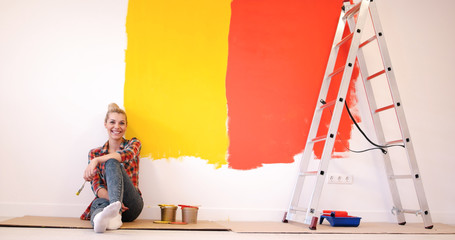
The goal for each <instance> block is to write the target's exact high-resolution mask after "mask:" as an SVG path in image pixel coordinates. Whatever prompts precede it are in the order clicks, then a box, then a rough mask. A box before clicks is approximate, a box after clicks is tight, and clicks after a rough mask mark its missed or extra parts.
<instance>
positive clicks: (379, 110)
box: [374, 104, 395, 113]
mask: <svg viewBox="0 0 455 240" xmlns="http://www.w3.org/2000/svg"><path fill="white" fill-rule="evenodd" d="M394 106H395V105H393V104H391V105H389V106H385V107H382V108H378V109H376V111H374V112H375V113H379V112H382V111H385V110H387V109H391V108H393V107H394Z"/></svg>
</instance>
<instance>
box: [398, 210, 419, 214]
mask: <svg viewBox="0 0 455 240" xmlns="http://www.w3.org/2000/svg"><path fill="white" fill-rule="evenodd" d="M400 212H402V213H411V214H415V215H418V214H422V210H412V209H402V210H401V211H400Z"/></svg>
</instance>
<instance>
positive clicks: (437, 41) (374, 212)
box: [0, 0, 455, 224]
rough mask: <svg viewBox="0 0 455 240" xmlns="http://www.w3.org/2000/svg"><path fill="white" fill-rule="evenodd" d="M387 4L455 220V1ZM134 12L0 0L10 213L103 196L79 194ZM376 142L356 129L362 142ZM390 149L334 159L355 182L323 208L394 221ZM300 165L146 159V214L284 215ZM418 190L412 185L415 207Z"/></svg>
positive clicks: (401, 68)
mask: <svg viewBox="0 0 455 240" xmlns="http://www.w3.org/2000/svg"><path fill="white" fill-rule="evenodd" d="M378 7H379V11H380V16H381V20H382V23H383V27H384V32H385V34H386V35H385V36H386V40H387V43H388V46H389V50H390V54H391V57H392V62H393V66H394V68H395V73H396V77H397V80H398V85H399V89H400V93H401V97H402V100H403V104H404V109H405V112H406V115H407V119H408V125H409V128H410V131H411V134H412V137H413V140H414V147H415V150H416V154H417V157H418V159H417V160H418V163H419V166H420V169H421V173H422V177H423V181H424V186H425V190H426V194H427V199H428V202H429V205H430V209H431V211H432V216H433V220H434V221H435V222H444V223H450V224H455V220H454V219H453V218H452V216H453V215H454V214H455V204H453V203H454V202H455V191H454V188H453V187H451V186H452V181H451V180H452V171H453V170H455V163H454V161H453V156H452V153H451V150H450V149H451V143H452V141H451V140H452V138H451V137H452V136H454V135H455V128H454V127H453V126H452V125H451V124H452V120H453V117H454V116H455V106H454V105H455V101H453V100H451V99H450V98H451V94H452V91H453V88H454V87H455V83H453V82H452V80H453V79H454V78H453V74H451V71H450V70H451V66H450V65H451V64H452V63H453V62H454V61H453V59H452V56H453V55H454V54H455V47H454V46H453V44H451V43H452V39H453V37H454V36H455V30H454V29H453V27H452V26H451V24H452V23H454V22H455V17H454V16H453V15H452V14H451V11H452V10H454V9H455V2H453V1H450V0H444V1H439V4H437V5H432V6H430V5H428V4H426V2H424V1H411V0H401V1H392V0H381V1H380V0H378ZM126 10H127V0H98V1H89V0H78V1H76V0H73V1H71V0H66V1H62V0H41V1H33V0H15V1H7V0H0V33H1V37H0V113H1V117H0V126H2V134H0V146H1V153H2V155H1V158H0V162H1V167H0V216H22V215H45V216H68V217H78V216H79V215H80V213H81V212H82V211H83V210H84V209H85V207H86V205H87V204H88V203H89V202H90V201H91V200H92V197H93V196H92V193H91V191H89V190H88V189H89V188H88V185H87V186H86V189H85V190H84V191H83V192H82V193H81V195H80V196H76V195H75V192H76V191H77V189H78V188H79V187H80V184H82V182H83V180H82V177H81V176H82V171H83V170H84V168H85V166H86V159H87V152H88V150H89V149H90V148H93V147H95V146H99V145H102V144H103V143H104V141H105V139H106V134H105V132H104V129H103V126H102V122H103V117H104V113H105V108H106V106H107V104H108V103H110V102H117V103H119V104H120V105H121V104H122V103H123V83H124V69H125V64H124V49H125V48H126V35H125V18H126ZM358 89H359V92H360V93H362V91H363V90H362V89H363V87H362V85H361V84H358ZM362 99H364V96H363V95H362V94H360V95H359V100H360V103H359V108H360V109H363V110H365V107H366V106H365V105H364V103H362ZM364 112H366V111H364ZM362 116H363V118H362V119H363V121H362V123H361V126H363V127H364V128H366V129H371V122H370V121H369V118H368V115H367V114H365V113H362ZM370 134H371V131H370ZM365 146H367V144H366V143H365V141H364V140H363V139H362V138H361V137H360V134H359V133H357V132H356V131H354V132H353V139H352V141H351V147H353V148H354V147H356V148H363V147H365ZM379 156H380V155H379V153H377V152H370V153H365V154H361V155H355V154H350V156H349V158H348V159H335V160H333V161H332V164H331V167H330V169H329V170H330V172H332V173H341V174H350V175H353V176H354V183H353V184H352V185H326V186H325V188H324V192H323V197H322V199H321V203H320V206H321V208H324V209H340V210H347V211H349V212H350V213H352V214H354V215H359V216H362V217H363V220H364V221H393V220H394V218H393V216H391V215H390V208H391V200H390V196H389V195H390V194H389V192H388V187H387V185H386V180H385V175H384V173H383V172H382V167H383V165H382V163H381V162H380V158H379ZM296 159H297V162H298V161H299V158H298V156H296ZM297 166H298V163H293V164H272V165H266V166H265V167H263V168H259V169H255V170H250V171H238V170H232V169H228V168H227V167H224V168H221V169H214V168H213V167H212V166H211V165H207V164H206V163H205V161H203V160H199V159H195V158H184V159H170V160H157V161H151V160H148V159H142V162H141V179H140V187H141V190H142V191H143V194H144V198H145V202H146V208H145V209H144V212H143V214H142V215H141V218H159V209H158V208H157V204H159V203H166V204H197V205H201V206H202V207H201V210H200V215H199V218H200V219H209V220H227V219H230V220H268V221H280V220H281V218H282V216H283V213H284V211H285V210H286V208H287V207H288V203H289V200H290V197H291V194H292V189H293V185H294V180H295V176H296V172H297ZM412 194H413V193H412V192H411V191H407V189H405V191H404V193H403V195H404V196H403V198H404V202H406V201H408V200H409V199H412ZM413 204H415V203H411V204H410V205H413ZM408 221H420V219H418V218H413V217H410V219H408Z"/></svg>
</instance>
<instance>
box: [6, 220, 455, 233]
mask: <svg viewBox="0 0 455 240" xmlns="http://www.w3.org/2000/svg"><path fill="white" fill-rule="evenodd" d="M153 221H154V220H149V219H137V220H136V221H134V222H130V223H124V224H123V226H122V227H121V229H135V230H186V231H191V230H195V231H233V232H238V233H275V234H278V233H289V234H297V233H308V234H455V226H452V225H447V224H440V223H436V224H434V227H433V229H425V228H424V226H423V224H422V223H408V224H406V225H404V226H400V225H398V224H395V223H371V222H361V223H360V225H359V226H358V227H331V226H330V225H329V224H328V223H323V224H318V225H317V230H310V229H308V225H304V224H301V223H296V222H291V223H282V222H279V221H277V222H232V221H229V222H227V221H226V222H222V221H218V222H213V221H201V220H198V222H197V223H196V224H186V225H178V224H156V223H153ZM0 227H43V228H72V229H90V228H92V226H91V225H90V222H89V221H83V220H80V219H79V218H65V217H40V216H24V217H18V218H12V219H8V220H5V221H1V222H0Z"/></svg>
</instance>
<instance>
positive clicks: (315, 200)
mask: <svg viewBox="0 0 455 240" xmlns="http://www.w3.org/2000/svg"><path fill="white" fill-rule="evenodd" d="M368 7H369V0H364V2H363V3H362V4H361V6H360V10H359V13H358V14H359V15H358V19H357V26H356V29H357V30H355V31H354V36H353V38H352V40H351V46H350V48H349V53H348V57H347V60H346V65H345V69H344V72H343V76H342V79H341V83H340V89H339V91H338V97H337V103H336V104H335V107H334V110H333V113H332V118H331V120H330V127H329V130H328V134H327V139H326V141H325V144H324V150H323V153H322V156H321V162H320V164H319V170H318V172H319V174H318V175H317V178H316V186H315V190H314V192H313V193H312V195H311V199H310V202H309V204H308V211H307V215H306V218H305V223H306V224H311V222H312V220H313V219H314V218H317V214H318V211H317V208H318V205H319V198H320V196H321V193H322V188H323V186H324V181H325V176H326V173H327V169H328V165H329V161H330V158H331V155H332V150H333V146H334V143H335V139H336V133H337V131H338V126H339V123H340V119H341V113H342V111H343V107H344V101H346V96H347V92H348V90H349V85H350V84H349V83H350V82H351V77H352V72H353V69H354V65H355V61H356V56H357V51H358V49H359V45H360V39H361V36H362V31H361V29H363V27H364V25H365V20H366V17H367V15H368ZM358 30H360V31H358Z"/></svg>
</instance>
